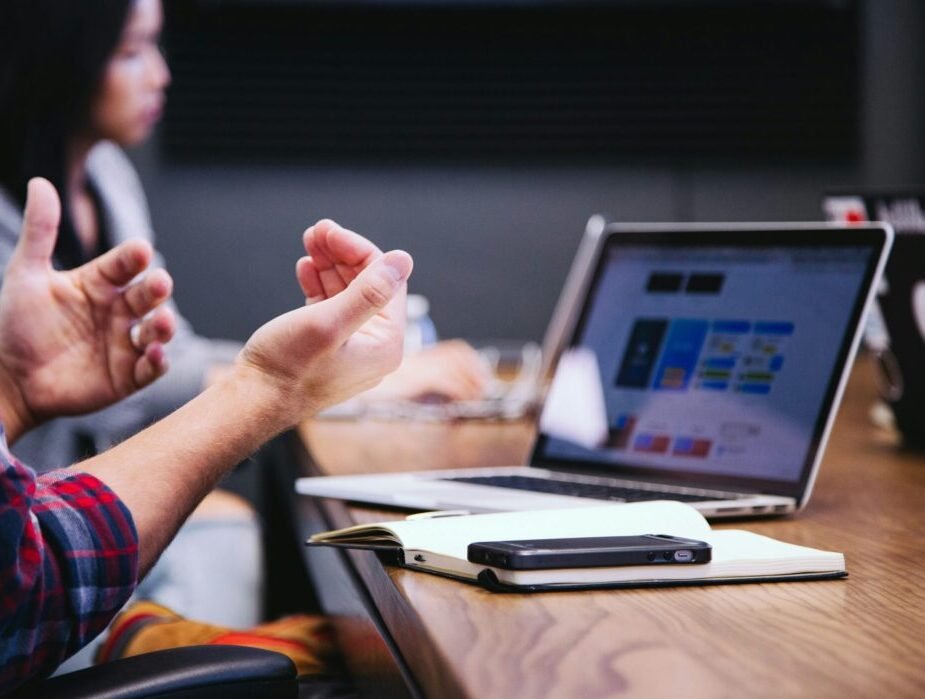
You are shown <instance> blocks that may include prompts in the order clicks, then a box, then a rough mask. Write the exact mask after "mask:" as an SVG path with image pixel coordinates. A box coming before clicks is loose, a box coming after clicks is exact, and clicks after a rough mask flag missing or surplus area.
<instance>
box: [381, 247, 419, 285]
mask: <svg viewBox="0 0 925 699" xmlns="http://www.w3.org/2000/svg"><path fill="white" fill-rule="evenodd" d="M383 262H385V268H386V270H388V273H389V274H390V275H391V276H392V279H394V280H395V281H396V282H401V281H404V280H405V279H407V278H408V277H409V276H410V275H411V268H412V266H413V264H414V263H413V262H412V260H411V256H410V255H409V254H408V253H406V252H403V251H401V250H393V251H391V252H387V253H386V254H385V257H384V258H383Z"/></svg>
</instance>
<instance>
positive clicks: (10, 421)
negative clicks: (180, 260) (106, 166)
mask: <svg viewBox="0 0 925 699" xmlns="http://www.w3.org/2000/svg"><path fill="white" fill-rule="evenodd" d="M60 217H61V206H60V202H59V201H58V196H57V193H56V192H55V189H54V187H52V185H51V184H50V183H49V182H48V181H46V180H43V179H39V178H36V179H33V180H32V181H30V182H29V192H28V198H27V201H26V211H25V215H24V221H23V229H22V233H21V235H20V239H19V243H18V244H17V246H16V250H15V251H14V253H13V256H12V258H11V259H10V263H9V266H8V267H7V270H6V274H5V279H4V283H3V288H2V290H0V417H2V419H3V422H4V425H5V427H6V430H7V435H8V437H9V438H10V439H11V441H12V440H14V439H15V438H17V437H18V436H19V435H21V434H22V433H23V432H24V431H26V430H27V429H29V428H30V427H31V426H32V425H34V424H36V423H37V422H40V421H41V420H44V419H48V418H50V417H53V416H55V415H68V414H76V413H83V412H90V411H92V410H97V409H99V408H103V407H105V406H107V405H109V404H111V403H114V402H116V401H118V400H120V399H121V398H124V397H125V396H128V395H129V394H131V393H133V392H134V391H137V390H138V389H139V388H142V387H144V386H146V385H148V384H149V383H151V382H152V381H154V380H155V379H156V378H158V377H159V376H161V375H162V374H163V373H164V372H165V371H166V369H167V362H166V358H165V356H164V348H163V343H165V342H167V341H168V340H169V339H170V338H171V337H172V336H173V332H174V328H175V325H176V321H175V319H174V317H173V314H172V312H171V311H169V310H168V309H166V308H161V309H157V310H155V309H156V308H157V307H158V306H159V305H160V304H161V303H163V302H164V301H165V300H167V299H168V298H169V297H170V294H171V290H172V286H173V282H172V280H171V278H170V275H168V274H167V272H165V271H164V270H154V271H153V272H151V273H150V274H148V275H147V276H146V277H145V278H144V279H143V280H141V281H138V282H136V283H131V282H132V280H133V279H134V278H135V277H136V276H137V275H138V274H140V273H141V272H142V271H144V270H145V269H146V268H147V267H148V265H149V264H150V263H151V257H152V250H151V246H150V245H148V244H147V243H145V242H143V241H130V242H126V243H123V244H122V245H119V246H118V247H116V248H114V249H113V250H110V251H109V252H108V253H106V254H105V255H102V256H100V257H99V258H97V259H95V260H93V261H91V262H88V263H87V264H85V265H83V266H81V267H78V268H77V269H75V270H72V271H68V272H61V271H56V270H54V269H53V268H52V264H51V258H52V254H53V252H54V248H55V240H56V239H57V235H58V224H59V222H60ZM152 311H153V312H152Z"/></svg>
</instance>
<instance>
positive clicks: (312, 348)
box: [235, 221, 412, 426]
mask: <svg viewBox="0 0 925 699" xmlns="http://www.w3.org/2000/svg"><path fill="white" fill-rule="evenodd" d="M303 241H304V244H305V249H306V251H307V252H308V254H309V256H308V257H303V258H302V259H300V260H299V261H298V263H297V265H296V276H297V278H298V280H299V284H300V285H301V287H302V290H303V292H304V293H305V296H306V297H307V306H306V307H305V308H300V309H297V310H295V311H291V312H289V313H287V314H285V315H283V316H280V317H278V318H276V319H274V320H272V321H270V322H269V323H267V324H266V325H264V326H263V327H262V328H260V329H259V330H257V332H256V333H254V335H253V336H252V337H251V339H250V340H249V341H248V343H247V345H246V346H245V347H244V349H243V350H242V352H241V355H240V356H239V357H238V360H237V363H236V366H235V373H236V374H237V375H238V376H239V377H250V378H253V377H257V379H258V381H259V383H260V384H261V385H262V386H264V387H267V386H268V387H270V389H271V391H272V395H274V396H277V397H278V398H277V400H278V407H279V408H280V409H281V410H282V412H283V416H282V418H281V419H282V422H283V424H282V425H281V426H288V425H290V424H294V423H296V422H298V421H299V420H301V419H303V418H305V417H307V416H308V415H310V414H313V413H315V412H317V411H319V410H321V409H322V408H325V407H328V406H331V405H335V404H337V403H340V402H343V401H344V400H346V399H347V398H350V397H351V396H353V395H355V394H357V393H359V392H361V391H364V390H367V389H369V388H371V387H373V386H375V385H376V384H377V383H378V382H379V381H380V380H381V379H382V377H383V376H384V375H385V374H387V373H389V372H391V371H394V370H395V368H396V367H398V365H399V363H400V361H401V354H402V342H403V337H404V327H405V295H406V281H407V279H408V277H409V275H410V274H411V268H412V260H411V257H410V256H409V255H408V254H407V253H405V252H402V251H392V252H389V253H386V254H384V255H383V253H382V252H380V250H379V249H378V248H377V247H376V246H375V245H373V244H372V243H371V242H369V241H368V240H366V239H365V238H363V237H361V236H359V235H357V234H356V233H353V232H351V231H348V230H346V229H344V228H341V227H340V226H338V225H337V224H336V223H334V222H332V221H319V222H318V223H317V224H315V225H314V226H312V227H311V228H309V229H308V230H307V231H306V232H305V235H304V239H303Z"/></svg>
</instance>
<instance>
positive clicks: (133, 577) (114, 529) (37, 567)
mask: <svg viewBox="0 0 925 699" xmlns="http://www.w3.org/2000/svg"><path fill="white" fill-rule="evenodd" d="M0 469H2V475H0V694H4V693H6V692H8V691H10V690H11V689H13V688H15V687H18V686H19V685H21V684H22V683H24V682H26V681H27V680H29V679H32V678H36V677H41V676H45V675H48V674H50V673H51V672H53V671H54V670H55V668H56V667H57V666H58V665H59V664H60V663H61V662H62V661H63V660H65V659H66V658H67V657H68V656H69V655H71V654H73V653H74V652H76V651H77V650H79V649H80V648H81V647H83V646H84V645H86V644H87V643H88V642H89V641H90V640H91V639H92V638H93V637H94V636H96V635H97V634H99V633H100V632H101V631H102V630H103V629H104V628H105V627H106V624H107V623H109V621H110V620H111V619H112V617H113V616H115V614H116V613H117V612H118V611H119V609H120V608H121V607H122V605H123V604H124V603H125V601H126V600H127V599H128V598H129V596H130V595H131V593H132V591H133V590H134V588H135V585H136V582H137V578H138V535H137V532H136V531H135V524H134V522H133V521H132V516H131V513H130V512H129V511H128V508H126V507H125V505H124V504H123V503H122V502H121V501H120V500H119V498H118V497H117V496H116V494H115V493H113V492H112V491H111V490H110V489H109V488H107V487H106V486H105V485H104V484H103V483H102V482H100V481H99V480H97V479H96V478H94V477H93V476H90V475H88V474H86V473H81V472H80V471H77V470H72V469H67V470H59V471H52V472H49V473H47V474H45V475H43V476H41V477H39V478H37V477H36V474H35V472H34V471H33V470H32V469H30V468H28V467H26V466H24V465H23V464H21V463H19V462H18V461H17V460H16V458H15V457H14V456H13V455H12V454H10V451H9V448H8V446H7V443H6V433H5V432H4V430H3V427H2V426H0Z"/></svg>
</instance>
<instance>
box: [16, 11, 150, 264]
mask: <svg viewBox="0 0 925 699" xmlns="http://www.w3.org/2000/svg"><path fill="white" fill-rule="evenodd" d="M132 2H133V0H4V2H3V3H2V5H0V186H3V187H4V188H5V189H6V191H7V192H8V193H9V194H10V196H12V197H13V198H14V199H15V200H16V201H18V202H19V203H20V205H23V206H24V205H25V201H26V184H27V183H28V181H29V179H30V178H31V177H36V176H41V177H45V178H46V179H48V180H50V181H51V183H52V184H53V185H54V186H55V188H56V189H57V190H58V192H59V194H60V196H61V205H62V217H61V233H60V235H59V237H58V246H57V248H56V251H55V252H56V256H57V257H58V260H59V262H62V263H63V264H65V265H66V266H71V265H72V264H73V262H75V261H77V262H79V261H81V260H82V259H83V258H84V255H83V252H82V249H81V246H80V243H79V241H78V238H77V234H76V230H75V228H74V224H73V221H72V218H71V216H70V211H69V203H68V196H67V157H68V151H67V149H68V146H69V144H70V143H71V141H72V139H73V138H74V137H75V135H77V134H79V133H80V132H81V131H82V130H83V129H85V128H86V127H87V126H88V125H89V123H88V122H89V118H90V109H91V107H92V104H93V99H94V97H95V96H96V94H97V92H98V90H99V87H100V82H101V80H102V77H103V73H104V71H105V68H106V64H107V62H108V61H109V58H110V56H111V55H112V54H113V52H114V51H115V50H116V47H117V46H118V43H119V39H120V37H121V35H122V31H123V27H124V26H125V23H126V21H127V19H128V15H129V10H130V9H131V5H132ZM69 263H70V264H69Z"/></svg>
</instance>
